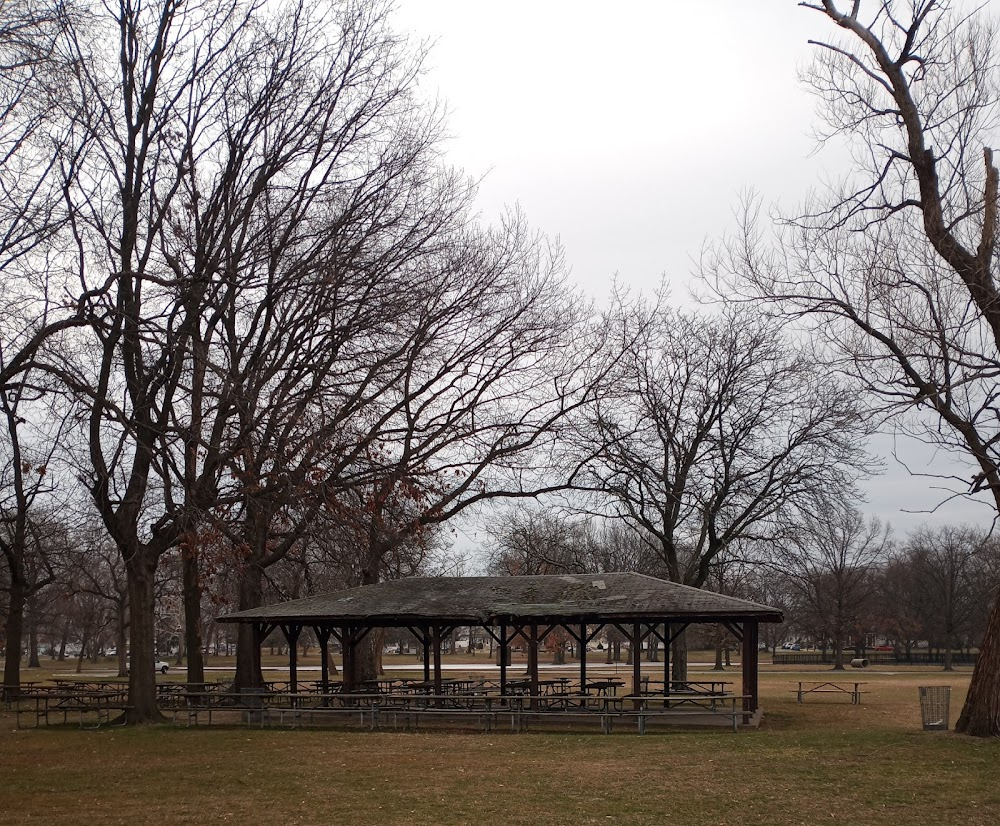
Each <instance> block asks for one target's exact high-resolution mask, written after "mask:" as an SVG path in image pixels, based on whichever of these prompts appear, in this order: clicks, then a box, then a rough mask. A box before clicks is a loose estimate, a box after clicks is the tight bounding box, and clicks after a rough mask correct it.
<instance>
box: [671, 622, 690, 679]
mask: <svg viewBox="0 0 1000 826" xmlns="http://www.w3.org/2000/svg"><path fill="white" fill-rule="evenodd" d="M687 674H688V647H687V631H681V632H680V633H679V634H678V635H677V638H676V639H675V640H674V642H673V646H672V647H671V663H670V678H671V679H672V680H679V681H680V682H686V681H687V678H688V677H687Z"/></svg>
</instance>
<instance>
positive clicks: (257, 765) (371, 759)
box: [0, 669, 1000, 826]
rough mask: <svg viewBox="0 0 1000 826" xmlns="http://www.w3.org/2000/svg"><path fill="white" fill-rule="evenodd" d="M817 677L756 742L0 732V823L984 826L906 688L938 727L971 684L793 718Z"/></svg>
mask: <svg viewBox="0 0 1000 826" xmlns="http://www.w3.org/2000/svg"><path fill="white" fill-rule="evenodd" d="M705 676H707V675H705ZM813 676H815V677H816V678H824V679H825V678H826V677H828V676H832V675H830V672H829V671H826V670H820V669H796V670H795V671H788V670H786V671H782V670H766V671H765V672H764V673H763V674H762V676H761V683H762V695H763V702H764V707H765V709H766V712H767V713H766V718H765V724H764V726H763V727H762V728H761V729H760V730H759V731H754V732H740V733H739V734H733V733H732V732H731V731H699V732H679V731H678V732H668V733H662V734H661V733H657V734H653V735H649V736H646V737H638V736H635V735H633V734H616V735H612V736H609V737H606V736H602V735H600V734H596V733H591V732H583V733H572V734H535V733H532V734H528V735H513V734H508V733H503V732H501V733H494V734H490V735H484V734H480V733H471V732H431V733H426V732H422V733H418V734H392V733H381V732H380V733H367V732H354V731H278V730H265V731H260V730H245V729H223V728H213V729H208V728H204V727H203V728H198V729H181V728H172V727H148V728H141V729H130V730H122V729H107V728H104V729H101V730H99V731H97V732H87V731H80V730H79V729H75V728H72V727H66V728H63V727H59V728H51V729H41V730H38V731H20V732H18V731H15V730H14V721H13V719H12V718H11V717H10V716H9V715H7V716H4V717H3V718H2V719H0V724H2V729H0V752H2V754H3V760H2V761H0V823H4V824H6V823H12V824H13V823H18V824H20V823H40V824H41V823H45V824H80V823H94V822H99V823H163V824H181V823H206V822H211V821H216V820H219V821H231V822H239V823H241V824H247V825H248V826H250V825H251V824H283V823H330V822H333V823H351V824H357V825H358V826H364V825H365V824H372V825H373V826H375V825H376V824H377V825H378V826H396V825H397V824H399V826H403V824H405V825H406V826H424V824H427V826H430V824H433V825H434V826H452V825H453V824H454V825H455V826H458V825H459V824H461V826H467V824H475V826H492V824H498V826H499V825H500V824H503V826H520V825H521V824H524V826H528V825H529V824H531V826H556V825H557V824H558V825H559V826H561V825H562V824H566V825H567V826H568V825H569V824H574V826H580V824H597V823H602V824H607V823H615V824H637V825H638V826H643V825H644V824H658V825H659V824H699V826H700V825H701V824H778V825H779V826H782V825H783V824H814V823H819V822H834V823H837V824H840V825H841V826H843V824H868V823H878V824H907V826H920V824H935V826H945V825H948V824H994V823H997V822H1000V787H998V785H997V779H998V769H1000V742H993V741H976V740H970V739H968V738H964V737H958V736H955V735H953V734H941V733H924V732H922V731H921V730H920V717H919V707H918V702H917V686H918V685H934V684H948V685H951V686H953V696H952V720H953V721H954V718H955V716H956V715H957V711H958V708H959V707H960V704H961V700H962V698H963V696H964V691H965V688H966V686H967V684H968V673H967V672H966V673H959V674H950V675H945V674H942V673H941V672H928V671H922V672H921V671H916V670H905V671H904V670H900V671H899V672H897V673H884V672H865V673H860V672H848V673H847V674H845V675H838V676H840V677H843V678H845V679H846V678H851V679H855V678H856V679H863V680H865V681H867V682H868V685H867V686H866V688H867V689H868V690H869V693H868V694H866V695H865V701H864V704H863V705H861V706H852V705H850V704H849V703H847V702H844V701H843V700H841V699H839V698H836V699H834V698H830V697H813V698H809V701H808V702H807V703H805V704H803V705H798V704H797V703H796V701H795V696H794V694H793V693H792V689H793V688H794V681H795V680H798V679H811V678H812V677H813ZM727 679H734V680H738V679H739V674H738V672H733V673H732V674H731V676H730V677H727Z"/></svg>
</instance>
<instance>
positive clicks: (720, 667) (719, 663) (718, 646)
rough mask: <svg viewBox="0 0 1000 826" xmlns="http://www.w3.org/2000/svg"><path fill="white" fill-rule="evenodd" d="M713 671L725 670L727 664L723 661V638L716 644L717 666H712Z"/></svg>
mask: <svg viewBox="0 0 1000 826" xmlns="http://www.w3.org/2000/svg"><path fill="white" fill-rule="evenodd" d="M712 670H713V671H725V670H726V666H725V665H724V664H723V662H722V640H719V641H718V642H717V643H716V644H715V666H714V667H713V668H712Z"/></svg>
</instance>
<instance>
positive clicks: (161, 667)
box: [129, 660, 170, 674]
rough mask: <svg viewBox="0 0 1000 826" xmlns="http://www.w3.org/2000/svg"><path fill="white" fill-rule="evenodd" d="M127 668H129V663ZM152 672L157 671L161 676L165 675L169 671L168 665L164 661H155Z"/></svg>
mask: <svg viewBox="0 0 1000 826" xmlns="http://www.w3.org/2000/svg"><path fill="white" fill-rule="evenodd" d="M129 667H130V668H131V663H130V664H129ZM153 670H154V671H159V672H160V673H161V674H166V673H167V672H168V671H169V670H170V663H168V662H166V661H165V660H157V661H156V662H154V663H153Z"/></svg>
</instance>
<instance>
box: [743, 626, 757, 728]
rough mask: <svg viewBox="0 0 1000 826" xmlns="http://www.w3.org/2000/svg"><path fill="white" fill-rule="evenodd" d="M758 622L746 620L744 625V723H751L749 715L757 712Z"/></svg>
mask: <svg viewBox="0 0 1000 826" xmlns="http://www.w3.org/2000/svg"><path fill="white" fill-rule="evenodd" d="M758 627H759V626H758V622H757V620H746V621H744V623H743V693H744V694H745V695H747V699H745V700H744V701H743V711H745V712H747V714H746V715H744V719H743V722H744V723H749V722H750V719H749V715H750V714H753V713H754V712H756V711H757V708H758V704H759V695H760V686H759V682H758V675H757V671H758V668H757V666H758V656H759V653H758V650H757V648H758Z"/></svg>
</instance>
